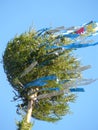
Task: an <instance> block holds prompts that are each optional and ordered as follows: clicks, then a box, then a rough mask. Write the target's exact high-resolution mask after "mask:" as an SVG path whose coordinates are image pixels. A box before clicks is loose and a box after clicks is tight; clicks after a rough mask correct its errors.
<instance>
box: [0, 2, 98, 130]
mask: <svg viewBox="0 0 98 130" xmlns="http://www.w3.org/2000/svg"><path fill="white" fill-rule="evenodd" d="M91 20H95V21H98V0H81V1H80V0H0V59H2V55H3V52H4V50H5V47H6V45H7V42H8V41H9V40H10V39H12V38H13V37H14V36H15V35H16V34H21V33H22V32H25V31H27V30H28V29H29V27H30V26H32V25H33V26H34V27H35V28H36V29H40V28H43V27H49V26H53V27H57V26H62V25H64V26H65V27H66V26H67V27H69V26H73V25H81V24H83V23H85V22H89V21H91ZM94 39H96V40H97V41H98V36H97V37H96V38H94ZM76 53H77V54H78V56H79V57H80V58H81V60H82V64H83V65H87V64H91V65H92V69H91V70H87V71H85V73H83V74H84V77H86V78H87V77H88V78H97V77H98V46H96V47H89V48H86V49H79V50H78V51H76ZM84 87H85V91H86V92H85V93H79V94H78V98H77V101H76V103H74V104H70V107H71V110H72V111H73V114H72V115H67V116H65V117H63V119H62V120H61V121H59V122H57V123H55V124H52V123H47V122H43V121H37V120H34V121H35V125H34V128H33V130H39V129H41V130H60V129H61V130H98V101H97V99H98V81H97V82H95V83H93V84H91V85H88V86H84ZM0 88H1V89H0V130H7V129H8V130H16V125H15V121H16V120H19V119H20V118H19V117H18V116H17V114H16V107H15V105H16V104H17V102H16V103H13V102H11V100H12V98H13V96H14V95H13V93H12V90H13V89H12V88H11V86H10V84H9V83H8V81H7V78H6V75H5V73H4V71H3V65H2V64H0Z"/></svg>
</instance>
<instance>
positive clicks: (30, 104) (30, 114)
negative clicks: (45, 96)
mask: <svg viewBox="0 0 98 130" xmlns="http://www.w3.org/2000/svg"><path fill="white" fill-rule="evenodd" d="M33 102H34V101H33V100H32V99H31V100H29V101H28V110H27V123H30V121H31V116H32V110H33Z"/></svg>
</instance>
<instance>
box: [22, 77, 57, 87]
mask: <svg viewBox="0 0 98 130" xmlns="http://www.w3.org/2000/svg"><path fill="white" fill-rule="evenodd" d="M56 79H57V77H56V76H55V75H49V76H44V77H41V78H38V79H36V80H34V81H32V82H29V83H27V84H26V85H24V87H25V88H28V87H33V86H37V87H41V86H45V85H46V84H47V81H48V80H56Z"/></svg>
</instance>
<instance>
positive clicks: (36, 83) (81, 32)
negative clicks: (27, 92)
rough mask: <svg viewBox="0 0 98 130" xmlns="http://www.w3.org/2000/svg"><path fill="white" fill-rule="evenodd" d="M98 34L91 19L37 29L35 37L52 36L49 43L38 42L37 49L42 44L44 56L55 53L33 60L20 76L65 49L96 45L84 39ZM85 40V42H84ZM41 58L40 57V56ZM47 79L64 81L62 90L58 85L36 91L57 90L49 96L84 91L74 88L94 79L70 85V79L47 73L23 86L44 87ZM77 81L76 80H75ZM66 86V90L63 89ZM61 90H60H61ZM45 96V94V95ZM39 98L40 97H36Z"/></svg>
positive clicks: (45, 63)
mask: <svg viewBox="0 0 98 130" xmlns="http://www.w3.org/2000/svg"><path fill="white" fill-rule="evenodd" d="M96 34H98V23H97V22H94V21H91V22H89V23H87V24H83V25H81V26H78V27H70V28H65V27H63V26H62V27H58V28H55V29H52V28H44V29H41V30H38V31H37V32H36V36H35V38H38V37H47V38H48V36H49V35H51V38H53V42H52V43H51V44H50V43H49V42H48V41H47V42H45V43H43V44H40V45H39V49H40V48H41V47H42V46H44V49H45V50H46V51H47V53H46V54H45V57H47V56H49V55H55V56H53V57H52V58H51V59H48V60H46V61H43V62H42V63H38V62H37V61H34V62H32V63H31V65H30V66H28V67H27V68H26V69H25V70H24V72H23V73H22V74H21V76H20V77H24V76H25V75H26V74H28V73H29V72H30V71H31V70H32V69H33V68H34V67H35V66H46V65H48V63H50V61H51V60H53V59H55V58H56V57H59V56H60V55H61V54H62V53H63V52H66V50H71V49H78V48H84V47H89V46H95V45H98V42H93V41H87V40H86V39H87V38H89V37H91V36H94V35H96ZM64 39H66V40H67V41H68V44H65V42H64ZM85 40H86V42H85ZM40 58H41V57H40ZM88 68H90V66H85V67H81V68H77V69H76V70H73V71H68V72H67V73H75V72H76V71H82V70H85V69H88ZM49 81H55V82H56V83H58V85H64V83H66V86H67V87H65V88H64V89H63V90H60V89H59V88H58V87H55V88H48V89H47V88H42V89H40V90H38V91H43V90H44V91H45V90H46V91H47V90H48V91H57V92H55V94H54V93H53V94H52V93H49V94H48V97H49V95H50V96H54V95H57V94H58V95H59V94H61V93H66V92H67V90H68V91H70V92H84V89H83V88H76V86H79V85H81V84H82V85H86V84H89V83H91V82H94V81H95V80H92V79H90V80H89V81H88V80H84V79H83V80H82V81H83V83H81V82H80V81H79V82H80V83H79V84H78V83H75V87H74V86H73V87H72V86H71V85H73V84H72V80H71V79H70V80H64V81H63V80H60V79H59V78H58V77H57V76H56V75H54V74H53V75H47V76H44V77H40V78H38V79H36V80H33V81H31V82H29V83H27V84H25V85H24V88H30V87H32V88H34V87H44V86H45V85H47V84H48V82H49ZM77 82H78V81H77ZM66 88H67V90H66V92H65V89H66ZM61 91H62V92H61ZM42 97H43V98H45V94H43V95H41V98H42ZM46 97H47V95H46ZM38 98H39V99H40V97H38Z"/></svg>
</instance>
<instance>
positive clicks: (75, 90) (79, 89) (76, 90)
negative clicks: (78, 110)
mask: <svg viewBox="0 0 98 130" xmlns="http://www.w3.org/2000/svg"><path fill="white" fill-rule="evenodd" d="M70 92H85V91H84V89H83V88H70Z"/></svg>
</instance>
